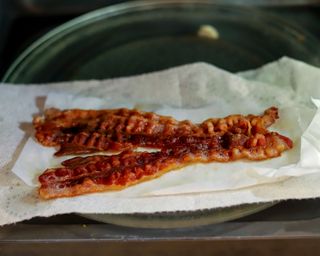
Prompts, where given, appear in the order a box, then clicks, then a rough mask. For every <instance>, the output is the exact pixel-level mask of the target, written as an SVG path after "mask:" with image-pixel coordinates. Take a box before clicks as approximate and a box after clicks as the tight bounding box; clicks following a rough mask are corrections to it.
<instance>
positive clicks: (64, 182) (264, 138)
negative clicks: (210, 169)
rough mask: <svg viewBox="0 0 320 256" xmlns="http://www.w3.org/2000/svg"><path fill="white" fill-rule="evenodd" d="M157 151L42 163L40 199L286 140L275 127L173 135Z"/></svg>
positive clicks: (244, 154)
mask: <svg viewBox="0 0 320 256" xmlns="http://www.w3.org/2000/svg"><path fill="white" fill-rule="evenodd" d="M167 147H168V148H167V149H162V150H161V151H159V152H153V153H147V152H132V151H125V152H122V153H120V154H118V155H113V156H101V155H100V156H90V157H85V158H83V157H76V158H73V159H70V160H67V161H65V162H63V163H62V164H63V165H64V167H60V168H53V169H47V170H46V171H45V172H44V173H43V174H42V175H41V176H40V177H39V181H40V183H41V187H40V189H39V194H40V196H41V197H42V198H43V199H51V198H58V197H70V196H76V195H82V194H86V193H94V192H102V191H109V190H119V189H124V188H126V187H128V186H131V185H134V184H137V183H139V182H143V181H146V180H150V179H153V178H156V177H159V176H161V175H162V174H164V173H166V172H168V171H171V170H174V169H178V168H181V167H184V166H186V165H189V164H192V163H197V162H203V163H207V162H212V161H217V162H228V161H234V160H238V159H243V158H245V159H248V160H264V159H268V158H272V157H277V156H280V155H281V153H282V152H283V151H285V150H288V149H290V148H292V141H291V140H290V139H289V138H287V137H284V136H282V135H280V134H278V133H275V132H268V133H265V134H260V133H257V134H255V135H251V136H247V135H244V134H232V133H226V134H225V135H224V136H222V137H221V136H212V137H192V136H184V137H179V138H175V139H174V140H172V142H171V144H167Z"/></svg>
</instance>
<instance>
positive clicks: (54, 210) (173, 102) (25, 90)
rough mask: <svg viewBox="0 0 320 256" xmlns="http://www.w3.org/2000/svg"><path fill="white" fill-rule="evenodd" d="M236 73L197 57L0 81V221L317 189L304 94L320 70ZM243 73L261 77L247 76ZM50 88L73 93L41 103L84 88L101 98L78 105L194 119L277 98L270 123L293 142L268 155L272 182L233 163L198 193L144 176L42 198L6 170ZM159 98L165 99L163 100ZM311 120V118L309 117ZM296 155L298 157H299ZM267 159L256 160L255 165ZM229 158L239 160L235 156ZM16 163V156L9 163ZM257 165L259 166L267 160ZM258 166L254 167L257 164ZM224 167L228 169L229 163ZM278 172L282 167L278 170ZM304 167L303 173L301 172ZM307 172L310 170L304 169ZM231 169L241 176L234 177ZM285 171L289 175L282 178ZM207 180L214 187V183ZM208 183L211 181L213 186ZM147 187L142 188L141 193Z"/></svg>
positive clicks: (315, 92)
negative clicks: (128, 183) (126, 184)
mask: <svg viewBox="0 0 320 256" xmlns="http://www.w3.org/2000/svg"><path fill="white" fill-rule="evenodd" d="M300 70H303V72H300ZM297 73H298V75H297ZM241 75H242V76H244V77H246V78H247V79H243V78H241V77H240V76H238V75H234V74H230V73H228V72H226V71H223V70H220V69H218V68H216V67H213V66H211V65H208V64H204V63H198V64H191V65H186V66H182V67H178V68H173V69H170V70H166V71H161V72H157V73H151V74H146V75H142V76H137V77H132V78H121V79H114V80H105V81H88V82H73V83H60V84H51V85H47V86H7V85H4V86H2V87H1V88H0V101H1V108H2V111H1V113H0V168H1V172H0V192H1V193H2V197H1V199H0V224H7V223H12V222H17V221H20V220H23V219H29V218H31V217H34V216H50V215H54V214H59V213H68V212H82V213H133V212H157V211H176V210H197V209H205V208H214V207H225V206H231V205H237V204H242V203H252V202H267V201H273V200H280V199H288V198H310V197H318V196H320V189H319V188H318V186H317V182H319V181H320V174H318V171H319V159H318V157H319V156H318V147H319V144H318V138H319V137H318V136H319V135H318V133H317V131H318V126H319V125H320V124H319V120H318V119H319V117H318V116H319V113H317V112H316V108H315V107H314V105H313V103H312V102H311V99H310V96H311V95H312V96H313V97H315V98H320V87H317V85H316V84H317V81H319V78H320V70H319V69H317V68H314V67H311V66H309V65H306V64H304V63H301V62H298V61H294V60H291V59H288V58H283V59H281V60H279V61H278V62H274V63H271V64H268V65H267V66H265V67H263V68H261V69H259V70H257V71H256V72H254V71H251V72H246V73H243V74H241ZM270 77H272V78H270ZM283 77H286V79H284V78H283ZM310 77H312V78H313V79H310ZM248 79H253V80H260V81H262V82H258V81H249V80H248ZM306 90H308V92H306ZM49 93H50V95H54V94H52V93H64V94H65V93H72V94H73V96H70V95H67V96H66V95H65V96H63V97H60V99H61V100H59V101H55V100H53V99H54V98H55V97H56V96H57V94H55V96H52V97H50V99H51V100H52V102H51V103H50V102H47V104H56V105H57V106H56V107H59V104H69V105H68V106H70V107H72V104H77V100H79V102H80V101H81V97H83V96H86V97H88V96H90V97H98V98H102V100H93V101H91V100H90V101H87V104H88V105H87V106H83V107H88V108H92V107H93V106H96V104H97V102H98V103H99V104H101V107H120V106H128V103H131V104H138V105H139V106H140V108H143V109H146V110H155V111H156V112H158V113H160V114H166V115H172V113H173V112H174V113H175V115H176V117H177V118H179V119H185V118H187V119H188V118H189V116H192V117H194V118H193V121H197V122H199V121H202V120H203V119H205V118H206V117H208V115H209V114H210V116H225V115H228V114H233V113H239V112H240V113H260V112H261V111H263V109H264V108H267V107H269V106H270V105H276V106H279V107H281V113H280V114H281V115H282V117H281V120H280V122H279V123H278V124H277V125H275V128H276V129H278V130H282V131H284V130H285V132H284V134H286V133H287V134H289V135H290V137H291V138H293V139H294V140H295V142H296V146H295V150H296V152H294V150H292V151H291V152H290V153H289V152H288V153H286V154H284V156H283V157H282V158H277V159H272V160H270V162H272V161H280V163H278V165H277V168H271V169H264V170H263V171H262V174H263V175H262V176H263V177H262V178H263V179H266V182H270V180H269V179H270V177H271V178H272V179H273V180H272V182H274V181H277V180H278V179H281V180H282V181H281V182H277V183H267V184H261V183H265V182H261V183H260V185H258V186H252V185H255V184H254V182H252V181H251V183H250V182H249V183H246V184H241V183H243V180H242V176H241V175H243V174H244V173H245V172H243V171H241V170H236V171H233V172H231V171H230V172H229V174H232V175H234V177H233V178H232V179H231V180H230V182H228V181H224V182H218V181H216V180H214V182H213V183H214V184H215V188H217V189H213V190H215V191H214V192H206V193H203V191H202V193H193V194H184V195H181V194H178V195H170V196H163V195H162V196H151V195H150V191H151V190H150V187H148V184H150V183H148V182H146V183H143V184H140V185H138V186H135V187H131V188H128V189H127V190H126V193H124V191H119V192H112V193H100V194H92V195H85V196H81V197H77V198H63V199H58V200H50V201H42V200H39V198H38V196H37V193H36V189H35V188H33V187H30V186H28V185H25V184H24V182H22V181H21V180H20V179H19V178H17V177H16V176H15V175H13V173H11V172H10V170H11V169H12V167H13V166H14V164H15V161H16V159H17V156H18V155H19V153H20V152H21V150H22V147H23V145H24V144H25V142H26V140H27V138H28V137H29V135H30V133H31V132H32V128H31V125H30V121H31V118H32V115H33V114H35V113H38V112H39V110H40V111H41V110H42V109H43V104H44V100H43V97H46V96H47V95H48V94H49ZM79 96H81V97H79ZM75 99H77V100H75ZM59 102H60V103H59ZM79 102H78V103H79ZM101 102H102V103H101ZM70 104H71V105H70ZM91 104H93V105H91ZM163 105H165V106H166V107H162V106H163ZM179 108H180V109H179ZM186 109H187V110H186ZM311 120H313V121H312V122H311ZM281 122H282V123H281ZM310 122H311V124H310ZM309 124H310V126H309ZM306 129H307V130H308V131H310V132H308V133H307V135H308V136H304V137H303V136H302V140H301V145H302V149H305V148H306V149H308V150H309V149H310V148H312V150H311V151H310V152H309V151H308V150H303V151H302V154H299V150H297V149H299V138H300V136H301V135H302V132H303V131H305V130H306ZM292 152H294V153H292ZM290 154H291V155H293V156H290ZM310 156H312V157H310ZM299 157H300V158H301V161H298V160H299ZM286 158H287V159H286ZM314 158H317V159H314ZM39 159H40V157H39ZM284 159H286V161H285V165H286V166H287V167H285V166H284V163H283V162H282V163H281V161H284ZM303 159H305V161H304V160H303ZM36 160H37V159H36ZM265 163H267V162H265ZM265 163H264V162H261V163H260V162H259V163H257V164H256V165H255V168H257V166H259V165H260V164H261V165H264V164H265ZM232 164H236V165H238V164H240V163H232ZM232 164H228V166H232ZM243 164H247V163H243ZM17 165H19V162H17V163H16V165H15V167H17ZM288 165H289V166H288ZM275 166H276V165H273V166H272V167H275ZM263 167H264V168H265V166H263ZM278 167H279V168H280V167H281V168H282V169H281V170H279V171H276V170H275V169H278ZM19 168H20V173H21V169H22V168H24V167H23V165H20V167H19ZM219 168H220V167H219ZM226 169H228V168H226ZM231 169H232V168H231V167H230V170H231ZM237 169H238V166H237ZM201 170H203V169H201ZM257 170H258V171H259V168H257ZM26 171H27V170H26ZM224 171H226V173H227V172H228V170H224ZM218 172H219V171H215V173H214V175H217V176H214V177H215V179H216V178H217V179H221V180H225V179H226V177H229V174H228V175H224V174H223V173H222V172H221V173H218ZM281 172H282V174H283V173H285V175H281ZM302 173H303V174H304V175H303V176H301V174H302ZM307 173H312V174H309V175H306V174H307ZM256 174H259V175H258V176H259V177H258V180H261V177H260V176H261V173H259V172H254V175H253V179H256V177H254V176H255V175H256ZM170 175H173V176H174V175H186V176H185V179H186V180H187V179H188V175H191V176H189V177H192V176H193V175H192V171H190V172H189V173H188V171H183V172H182V171H181V172H180V171H177V172H171V173H169V174H168V175H167V179H168V181H167V182H168V184H170ZM237 175H239V177H241V178H239V177H238V178H237V177H236V176H237ZM289 176H295V177H291V178H288V177H289ZM165 177H166V176H164V178H165ZM159 181H161V179H159ZM234 181H238V182H240V183H235V182H234ZM151 182H153V181H151ZM160 183H161V182H160ZM223 183H224V184H223ZM163 184H165V183H163ZM221 184H223V186H221ZM226 184H227V185H226ZM239 184H241V186H239ZM160 185H161V184H160ZM171 185H172V184H171ZM171 185H170V186H169V190H170V189H171V192H170V191H169V192H170V193H172V188H174V191H176V190H177V188H176V187H175V186H171ZM173 185H175V184H173ZM178 185H179V186H180V185H181V184H178ZM184 185H186V186H187V187H188V189H190V186H191V192H194V191H192V189H194V188H192V182H190V183H187V184H184ZM209 186H211V187H212V184H209ZM219 186H220V187H219ZM237 186H238V187H237ZM247 186H250V187H247ZM235 187H236V188H240V187H242V189H234V188H235ZM243 187H246V188H243ZM166 189H168V187H165V188H163V187H161V188H160V187H159V189H158V190H157V191H158V192H159V191H160V192H161V191H162V192H161V193H163V192H165V193H168V190H166ZM178 189H179V188H178ZM180 189H181V187H180ZM225 189H227V190H225ZM213 190H212V188H211V191H213ZM218 190H219V191H218ZM152 191H154V190H152ZM200 192H201V191H200ZM161 193H160V194H161ZM146 194H148V196H142V195H146ZM151 194H152V193H151ZM158 194H159V193H158Z"/></svg>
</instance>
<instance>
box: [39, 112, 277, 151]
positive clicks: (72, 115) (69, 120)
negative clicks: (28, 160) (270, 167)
mask: <svg viewBox="0 0 320 256" xmlns="http://www.w3.org/2000/svg"><path fill="white" fill-rule="evenodd" d="M277 118H278V110H277V108H275V107H272V108H269V109H267V110H266V111H265V112H264V114H263V115H261V116H254V115H247V116H243V115H231V116H227V117H225V118H211V119H208V120H206V121H204V122H203V123H201V124H193V123H192V122H190V121H188V120H185V121H177V120H175V119H173V118H172V117H167V116H161V115H157V114H154V113H151V112H142V111H138V110H129V109H115V110H80V109H73V110H63V111H61V110H58V109H49V110H47V111H46V112H45V115H44V116H41V117H36V118H35V119H34V122H33V123H34V127H35V129H36V134H35V137H36V138H37V140H38V141H39V142H40V143H41V144H42V145H44V146H59V147H60V150H59V151H58V152H57V153H56V155H70V154H85V153H93V152H98V151H123V150H129V149H133V148H135V147H139V146H140V147H153V148H162V147H163V146H164V144H166V143H167V141H168V137H170V138H177V137H180V136H197V137H211V136H223V135H224V134H225V133H232V134H244V135H247V136H250V135H251V134H256V133H264V132H265V131H266V129H267V127H269V126H270V125H272V124H273V123H274V122H275V120H276V119H277Z"/></svg>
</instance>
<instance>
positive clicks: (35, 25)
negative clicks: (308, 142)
mask: <svg viewBox="0 0 320 256" xmlns="http://www.w3.org/2000/svg"><path fill="white" fill-rule="evenodd" d="M121 2H125V1H123V0H122V1H121V0H28V1H27V0H0V78H1V77H3V75H4V73H5V71H6V70H7V69H8V67H9V66H10V64H11V63H12V62H13V61H14V60H15V58H16V57H17V56H18V55H19V54H20V53H21V52H22V51H23V50H24V49H25V48H26V47H28V46H29V45H30V44H31V43H32V42H34V41H35V40H36V39H37V38H39V37H41V36H42V35H44V34H45V33H46V32H48V31H49V30H51V29H52V28H54V27H56V26H58V25H60V24H62V23H64V22H66V21H68V20H70V19H72V18H74V17H77V16H79V15H81V14H83V13H85V12H88V11H90V10H94V9H97V8H99V7H104V6H108V5H111V4H116V3H121ZM215 2H217V1H215ZM219 2H222V3H227V4H233V3H234V2H235V1H230V0H229V1H219ZM236 2H237V4H239V2H243V3H244V4H246V5H253V4H254V5H255V6H256V8H259V9H262V10H263V11H265V12H269V13H272V14H276V15H279V16H281V17H282V18H284V19H286V20H287V21H289V22H291V23H294V24H296V25H298V26H300V27H302V28H304V29H305V30H307V31H309V32H310V33H312V34H313V35H315V36H316V37H317V38H319V39H320V0H316V1H299V0H298V1H297V0H296V1H294V0H292V1H266V0H260V1H259V0H256V1H252V0H251V1H250V0H247V1H236Z"/></svg>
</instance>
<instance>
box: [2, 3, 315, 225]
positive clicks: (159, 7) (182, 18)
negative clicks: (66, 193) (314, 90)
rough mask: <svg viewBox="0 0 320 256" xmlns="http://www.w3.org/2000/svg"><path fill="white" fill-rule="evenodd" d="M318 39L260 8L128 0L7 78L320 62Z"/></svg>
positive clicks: (71, 28)
mask: <svg viewBox="0 0 320 256" xmlns="http://www.w3.org/2000/svg"><path fill="white" fill-rule="evenodd" d="M202 25H210V26H212V27H214V28H215V29H216V30H217V31H218V33H219V38H218V39H212V38H207V37H200V36H198V31H199V28H200V27H201V26H202ZM318 45H319V44H318V41H317V40H316V39H315V38H313V37H312V36H311V35H309V34H308V33H306V32H305V31H303V30H301V29H299V28H296V27H295V26H293V25H291V24H289V23H287V22H285V21H284V20H281V19H279V18H277V17H274V16H271V15H266V14H265V13H263V12H261V11H258V10H256V9H249V8H239V7H234V6H221V5H216V4H214V3H212V2H211V1H199V0H197V1H196V0H193V1H188V0H184V1H179V0H176V1H144V2H130V3H125V4H120V5H115V6H110V7H107V8H104V9H101V10H97V11H94V12H91V13H88V14H86V15H84V16H81V17H79V18H76V19H74V20H72V21H70V22H68V23H66V24H64V25H62V26H59V27H58V28H56V29H54V30H52V31H51V32H49V33H48V34H46V35H45V36H43V37H42V38H40V39H39V40H37V41H36V42H35V43H34V44H32V45H31V46H30V47H29V48H28V49H27V50H26V51H25V52H24V53H23V54H22V55H21V56H20V57H19V58H18V59H17V60H16V61H15V62H14V63H13V65H12V66H11V67H10V68H9V70H8V71H7V73H6V74H5V76H4V78H3V81H4V82H8V83H45V82H56V81H72V80H84V79H104V78H113V77H121V76H129V75H136V74H141V73H145V72H151V71H156V70H161V69H165V68H169V67H172V66H177V65H181V64H186V63H192V62H196V61H204V62H208V63H212V64H214V65H216V66H218V67H221V68H223V69H226V70H229V71H231V72H237V71H241V70H247V69H252V68H257V67H259V66H261V65H263V64H265V63H267V62H270V61H273V60H276V59H278V58H280V57H282V56H284V55H286V56H290V57H293V58H296V59H299V60H302V61H305V62H307V63H310V64H313V65H317V66H319V65H320V61H319V56H320V54H319V53H320V52H319V51H320V48H319V47H317V46H318ZM271 205H273V204H272V203H267V204H253V205H242V206H237V207H230V208H223V209H214V210H213V209H211V210H210V209H209V210H204V211H194V212H175V213H156V214H130V215H127V214H125V215H112V214H95V215H93V214H90V215H85V216H86V217H88V218H91V219H95V220H100V221H104V222H108V223H113V224H118V225H125V226H134V227H153V228H154V227H166V228H168V227H175V228H176V227H187V226H194V225H204V224H209V223H217V222H222V221H228V220H232V219H236V218H239V217H243V216H245V215H248V214H252V213H255V212H257V211H260V210H262V209H265V208H267V207H270V206H271Z"/></svg>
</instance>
